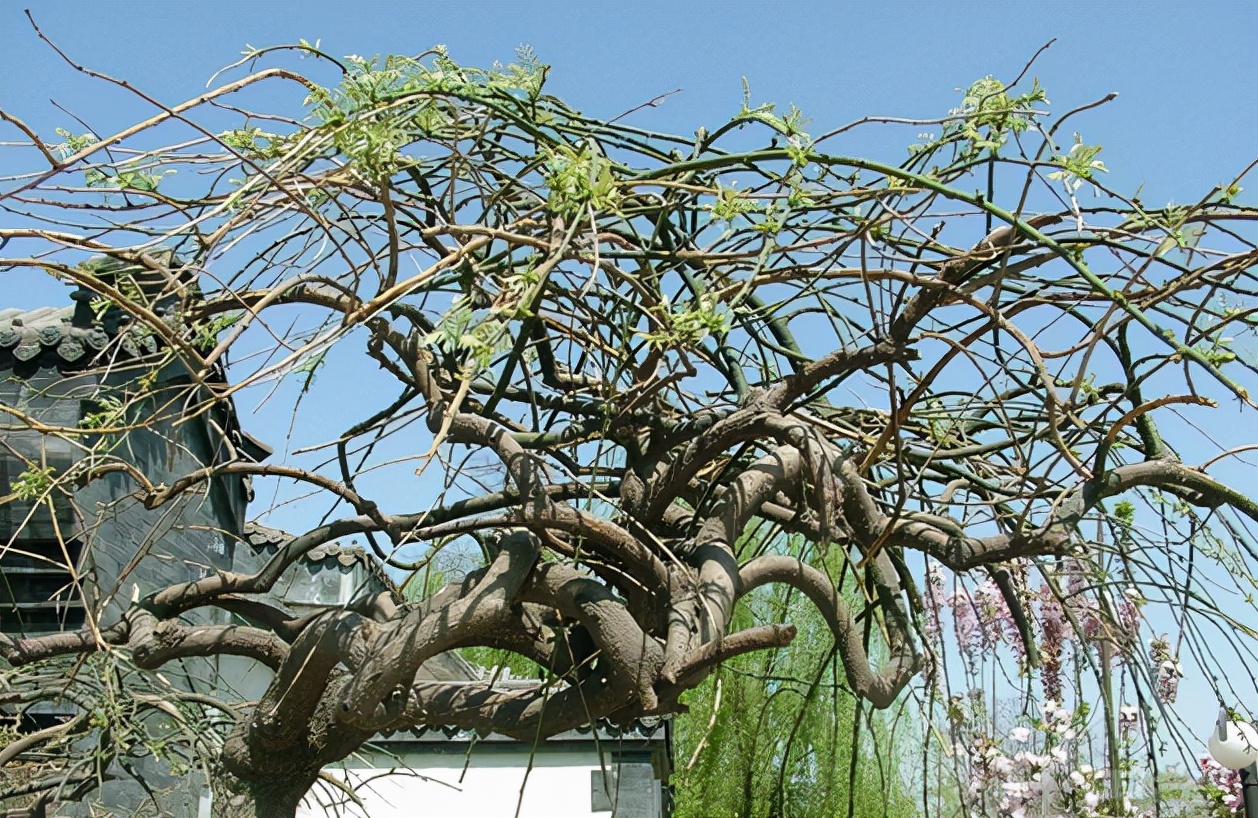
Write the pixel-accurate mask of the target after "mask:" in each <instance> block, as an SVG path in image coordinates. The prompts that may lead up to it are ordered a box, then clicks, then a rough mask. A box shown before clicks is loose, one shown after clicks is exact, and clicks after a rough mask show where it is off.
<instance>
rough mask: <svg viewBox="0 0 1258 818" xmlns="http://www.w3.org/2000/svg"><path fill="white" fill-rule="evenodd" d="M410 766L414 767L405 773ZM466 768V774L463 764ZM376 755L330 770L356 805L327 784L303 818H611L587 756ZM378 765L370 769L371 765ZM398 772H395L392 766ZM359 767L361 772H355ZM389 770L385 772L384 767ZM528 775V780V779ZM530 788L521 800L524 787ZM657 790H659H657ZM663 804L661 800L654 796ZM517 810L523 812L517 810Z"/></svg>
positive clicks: (593, 758) (595, 764)
mask: <svg viewBox="0 0 1258 818" xmlns="http://www.w3.org/2000/svg"><path fill="white" fill-rule="evenodd" d="M405 764H410V765H412V768H411V769H407V768H406V767H405V766H401V765H405ZM465 764H466V769H464V765H465ZM527 764H528V757H527V755H525V754H517V753H510V754H495V753H483V754H477V753H476V752H473V753H472V756H471V758H470V759H465V758H464V757H463V756H462V755H458V754H449V755H439V756H438V755H427V754H425V755H423V756H412V757H410V758H407V759H402V760H401V761H398V760H390V759H387V758H385V757H381V756H377V757H375V758H370V759H359V760H357V761H356V762H350V766H351V769H341V768H335V767H333V768H328V770H327V772H328V773H329V774H331V775H334V776H336V777H337V778H338V779H340V780H342V781H344V782H346V783H347V784H349V785H350V786H352V787H353V788H354V791H355V794H356V795H357V796H358V797H359V798H360V799H361V800H362V802H363V803H362V805H361V806H358V805H355V804H353V803H352V802H350V801H349V799H348V798H347V797H346V796H345V794H344V793H341V792H339V791H337V790H336V789H335V788H334V787H331V786H330V785H327V784H320V785H317V786H316V788H315V789H314V790H313V791H312V793H311V795H310V796H308V797H307V799H306V802H305V803H303V805H302V806H301V807H300V808H299V809H298V810H297V815H298V818H325V816H343V817H344V818H513V816H518V818H609V816H611V813H610V812H606V811H604V812H592V811H591V810H590V774H591V772H592V771H594V770H597V769H599V760H598V756H597V755H596V754H594V753H582V752H563V751H560V752H545V753H537V754H535V755H534V757H533V768H532V769H531V770H527ZM372 765H378V767H377V768H375V769H371V768H370V766H372ZM395 765H396V771H395V772H392V773H390V772H389V769H388V768H390V767H394V766H395ZM354 767H356V768H354ZM380 768H384V769H380ZM526 770H527V780H526ZM521 785H524V795H523V799H522V800H521V796H520V788H521ZM656 786H657V787H658V785H656ZM656 799H657V800H656V803H658V795H657V796H656ZM517 805H518V807H519V811H518V812H517V811H516V809H517Z"/></svg>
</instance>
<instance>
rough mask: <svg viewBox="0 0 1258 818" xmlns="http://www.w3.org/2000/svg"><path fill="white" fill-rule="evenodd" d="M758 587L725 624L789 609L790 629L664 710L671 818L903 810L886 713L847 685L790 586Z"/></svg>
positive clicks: (813, 617) (827, 640) (780, 817)
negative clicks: (680, 711) (679, 707)
mask: <svg viewBox="0 0 1258 818" xmlns="http://www.w3.org/2000/svg"><path fill="white" fill-rule="evenodd" d="M764 590H765V593H760V594H757V595H756V596H755V598H753V599H751V600H749V601H748V602H747V604H745V605H744V606H742V607H740V608H739V609H738V612H737V614H736V616H735V626H736V627H737V628H740V629H741V628H746V627H750V626H751V625H753V624H755V623H757V622H764V621H775V620H777V619H780V617H781V616H782V615H783V612H785V611H789V612H790V618H791V621H792V622H793V623H796V624H797V627H798V628H799V635H798V636H797V637H796V638H795V641H794V642H792V643H791V645H790V646H789V647H786V648H783V649H781V650H779V651H776V652H773V653H757V654H750V655H746V656H740V657H737V658H736V659H734V660H732V661H730V662H728V663H726V664H725V665H723V666H722V667H721V668H720V669H719V670H717V671H716V672H715V673H714V674H713V675H712V677H711V678H709V679H708V680H707V681H705V682H704V683H703V685H701V686H700V687H698V688H696V689H695V690H693V691H692V692H691V693H690V694H689V696H688V697H687V700H686V704H687V705H688V706H689V708H690V710H689V712H688V713H686V714H684V715H681V716H678V717H677V718H676V719H675V720H674V727H675V732H674V742H675V747H676V753H675V755H676V758H675V764H676V771H675V773H674V775H673V784H674V788H675V789H674V792H675V795H676V812H675V815H676V818H711V816H715V815H720V816H729V818H787V816H797V817H799V818H803V817H804V816H808V817H809V818H811V817H812V816H816V818H886V817H887V816H899V815H912V814H913V813H914V807H913V799H912V795H911V793H910V792H909V784H908V782H906V781H905V780H904V764H903V762H904V756H903V752H902V751H901V749H900V745H899V744H898V743H897V742H894V741H891V740H889V738H890V730H889V729H888V728H887V721H888V719H887V716H886V714H885V713H881V712H874V711H871V709H870V708H869V707H868V705H866V704H863V703H861V702H859V701H858V700H857V699H856V698H855V697H854V696H853V695H852V693H851V691H850V690H848V689H847V687H846V684H845V682H844V679H843V671H842V668H841V667H840V666H839V665H838V664H837V663H836V661H835V654H834V651H833V640H832V639H831V637H830V633H829V631H828V630H827V629H826V626H825V623H824V622H823V621H822V619H821V617H820V616H818V615H817V614H815V613H814V612H812V611H811V610H808V609H806V608H807V606H806V604H801V602H802V601H801V600H800V599H799V598H798V594H797V593H793V592H792V590H791V589H788V588H780V587H773V588H766V589H764ZM850 590H851V589H849V591H850ZM849 596H851V594H849ZM718 691H719V693H718Z"/></svg>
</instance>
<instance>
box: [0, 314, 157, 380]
mask: <svg viewBox="0 0 1258 818" xmlns="http://www.w3.org/2000/svg"><path fill="white" fill-rule="evenodd" d="M74 311H75V308H74V307H73V306H70V307H39V308H38V309H33V310H15V309H0V368H5V365H6V364H9V365H12V363H13V362H14V361H18V362H22V363H26V362H38V364H39V365H45V366H47V365H53V366H57V367H58V368H65V366H66V365H80V364H88V363H90V362H91V361H92V360H93V359H94V358H95V357H96V355H97V354H99V353H100V352H102V351H103V350H104V349H105V348H106V347H108V346H109V344H110V341H111V340H113V339H112V338H111V337H110V335H109V333H108V332H106V331H105V328H104V327H103V326H102V325H101V324H100V323H98V322H93V323H92V325H91V326H75V325H74V323H73V322H74ZM146 340H147V341H148V343H147V344H137V343H136V340H135V339H134V338H133V337H131V334H129V333H127V334H124V335H123V336H122V340H121V341H120V345H122V346H124V347H129V348H128V349H126V352H127V353H128V354H130V355H132V356H138V355H140V354H143V353H142V351H141V350H142V349H143V352H156V351H157V342H156V340H155V339H153V338H152V336H150V337H149V338H147V339H146Z"/></svg>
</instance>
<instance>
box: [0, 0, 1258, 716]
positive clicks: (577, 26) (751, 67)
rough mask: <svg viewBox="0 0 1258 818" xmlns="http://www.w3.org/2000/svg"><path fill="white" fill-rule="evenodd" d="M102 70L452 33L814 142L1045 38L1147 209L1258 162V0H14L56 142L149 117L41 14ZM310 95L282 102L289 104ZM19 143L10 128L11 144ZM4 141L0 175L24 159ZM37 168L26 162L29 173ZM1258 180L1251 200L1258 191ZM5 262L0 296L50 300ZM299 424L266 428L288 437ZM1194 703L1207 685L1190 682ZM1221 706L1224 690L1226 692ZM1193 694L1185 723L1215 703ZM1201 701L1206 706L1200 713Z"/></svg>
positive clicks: (620, 107) (16, 93)
mask: <svg viewBox="0 0 1258 818" xmlns="http://www.w3.org/2000/svg"><path fill="white" fill-rule="evenodd" d="M27 8H29V9H30V10H31V13H32V14H33V16H34V18H35V20H36V22H37V23H38V24H39V25H40V26H41V28H42V29H43V30H44V32H45V33H46V34H47V35H48V36H49V37H50V38H52V39H53V40H54V41H55V42H56V43H57V44H58V45H59V46H60V47H62V48H63V49H65V50H66V51H67V52H68V53H69V54H70V55H71V56H72V57H74V58H75V59H77V60H79V61H81V62H83V63H85V64H87V65H88V66H90V67H92V68H94V69H96V70H98V71H102V72H104V73H107V74H110V75H112V76H115V77H119V78H126V79H128V80H130V81H132V82H133V83H135V84H136V85H137V86H138V87H139V88H141V89H143V90H144V91H145V92H146V93H148V94H151V95H152V96H154V97H156V98H158V99H160V100H161V101H163V102H166V103H175V102H178V101H181V100H183V99H185V98H187V97H190V96H193V95H195V94H197V93H199V92H201V91H202V90H203V89H204V88H205V83H206V80H207V79H208V78H209V76H210V75H211V74H212V73H213V72H214V71H215V70H217V69H218V68H219V67H221V66H223V65H225V64H227V63H229V62H232V61H233V60H235V59H236V58H237V57H238V56H239V53H240V51H241V49H242V48H244V47H245V44H246V43H248V44H251V45H254V46H265V45H271V44H278V43H284V42H294V41H296V40H297V39H298V38H306V39H308V40H310V41H314V40H316V39H320V40H322V47H323V49H324V50H326V51H328V52H329V53H331V54H334V55H338V56H339V55H344V54H350V53H354V54H361V55H364V56H367V55H372V54H377V53H389V52H398V53H416V52H419V51H422V50H424V49H426V48H428V47H429V46H432V45H434V44H436V43H445V44H446V45H447V46H448V47H449V49H450V52H451V55H452V56H453V57H454V58H455V59H456V60H458V61H459V62H462V63H466V64H472V65H488V64H489V63H492V62H493V61H495V60H501V61H504V62H505V61H508V60H510V59H511V58H512V56H513V53H514V50H515V48H516V47H517V46H519V45H521V44H524V43H527V44H529V45H531V46H532V47H533V48H534V49H535V50H536V51H537V53H538V55H539V56H540V58H541V59H542V60H543V61H544V62H546V63H549V64H550V65H552V66H553V68H552V72H551V82H550V84H549V85H548V89H549V90H550V91H551V92H552V93H555V94H557V95H559V96H561V97H563V98H565V99H566V100H567V101H568V102H570V103H571V104H573V105H575V106H576V107H578V108H581V109H583V110H585V111H586V112H588V113H591V114H595V115H599V116H614V115H616V114H619V113H621V112H623V111H625V110H627V109H629V108H632V107H634V106H637V105H639V104H641V103H644V102H646V101H647V100H650V99H652V98H654V97H656V96H658V95H660V94H663V93H665V92H669V91H672V90H674V89H681V93H679V94H676V95H674V96H672V97H670V98H669V99H668V100H667V101H666V102H665V103H664V104H663V106H662V107H661V108H659V109H657V110H652V111H647V112H644V113H643V114H641V115H639V117H638V119H637V120H636V121H637V124H640V125H643V126H648V127H653V128H656V129H659V130H669V131H675V132H679V133H683V134H688V133H690V132H692V131H693V130H694V129H695V128H696V127H698V126H700V125H704V126H708V127H712V126H714V125H716V124H719V123H721V122H723V121H724V120H726V119H727V118H729V117H730V116H731V115H733V114H735V113H736V112H737V110H738V107H739V105H740V102H741V96H742V89H741V84H740V77H742V76H746V77H747V78H748V80H749V82H750V84H751V89H752V92H753V101H754V102H756V103H759V102H765V101H774V102H778V103H779V104H781V105H786V104H787V103H794V104H795V105H797V106H798V107H799V108H800V109H802V110H803V111H804V113H805V114H806V115H807V116H808V117H810V118H811V119H812V120H813V123H814V124H813V126H812V130H813V132H814V133H817V132H822V131H826V130H829V129H830V128H833V127H836V126H838V125H841V124H844V123H847V122H849V121H851V120H854V119H856V118H858V117H860V116H863V115H867V114H881V115H890V116H906V117H931V116H938V115H941V114H943V113H944V112H946V111H947V109H948V108H949V107H951V106H952V105H954V104H955V103H956V102H957V100H958V95H957V93H956V90H955V89H957V88H960V87H964V86H967V85H969V84H970V83H971V82H972V81H973V80H975V79H977V78H979V77H981V76H983V75H986V74H994V75H996V76H999V77H1002V78H1007V79H1011V78H1012V77H1013V76H1014V75H1016V74H1017V73H1018V72H1019V70H1020V69H1021V68H1022V66H1023V64H1024V63H1025V62H1026V60H1027V59H1028V58H1030V56H1031V55H1032V54H1033V53H1034V52H1035V51H1036V50H1037V49H1038V48H1039V47H1040V46H1042V45H1044V44H1045V43H1046V42H1047V41H1048V40H1050V39H1052V38H1057V42H1056V44H1055V45H1054V46H1053V47H1052V48H1050V49H1049V50H1048V51H1047V52H1046V53H1045V54H1044V55H1042V56H1041V57H1040V59H1039V60H1038V62H1037V63H1036V65H1035V67H1034V69H1033V72H1032V73H1033V74H1035V75H1037V76H1038V77H1039V78H1040V80H1041V83H1042V84H1043V85H1044V86H1045V87H1046V88H1047V90H1048V94H1049V98H1050V99H1051V100H1052V103H1053V106H1054V108H1055V109H1057V110H1059V111H1061V110H1066V109H1069V108H1072V107H1074V106H1076V105H1080V104H1083V103H1086V102H1090V101H1093V100H1095V99H1098V98H1100V97H1102V96H1104V95H1105V94H1107V93H1109V92H1111V91H1117V92H1118V93H1119V97H1118V99H1117V100H1116V101H1114V102H1113V103H1111V104H1109V105H1107V106H1105V107H1104V108H1102V109H1101V110H1099V111H1095V112H1091V113H1089V114H1087V115H1085V116H1082V117H1079V118H1078V119H1077V120H1076V121H1075V128H1076V129H1077V130H1080V131H1082V132H1083V134H1084V136H1085V138H1086V140H1087V141H1088V142H1089V143H1093V144H1095V143H1100V144H1102V145H1103V146H1104V152H1103V154H1102V155H1101V158H1102V159H1104V161H1105V162H1106V164H1107V165H1108V167H1109V168H1110V170H1111V174H1110V180H1109V181H1110V182H1111V184H1112V186H1114V187H1115V188H1117V189H1118V190H1119V191H1120V192H1124V193H1133V192H1134V191H1135V190H1136V189H1137V187H1139V186H1141V185H1143V186H1144V187H1143V191H1142V198H1143V199H1144V201H1145V202H1146V203H1149V204H1154V205H1158V204H1163V203H1165V202H1168V201H1177V202H1185V201H1190V200H1195V199H1197V198H1199V197H1200V196H1201V195H1202V194H1203V193H1204V192H1205V191H1206V190H1208V189H1209V188H1210V187H1212V186H1213V185H1215V184H1218V183H1220V182H1223V181H1225V180H1230V179H1231V177H1232V176H1233V175H1234V174H1235V173H1236V172H1237V171H1239V170H1240V169H1241V168H1242V167H1243V166H1244V165H1245V164H1247V163H1248V162H1249V161H1250V160H1252V159H1253V158H1254V157H1255V156H1256V155H1258V91H1256V89H1258V58H1256V57H1255V53H1256V52H1255V49H1254V37H1255V34H1256V33H1258V3H1252V2H1244V3H1242V2H1239V0H1238V1H1237V2H1215V3H1201V2H1198V3H1186V2H1176V3H1170V2H1160V3H1158V2H1145V3H1134V2H1133V3H1110V4H1104V5H1101V4H1092V3H1070V2H1057V3H1038V4H1034V5H1031V4H1020V5H1008V6H1006V5H998V4H993V3H978V2H969V3H960V2H958V3H939V2H932V3H891V2H878V3H874V2H867V3H841V2H835V1H832V2H815V3H799V2H793V3H792V2H775V3H770V2H764V1H763V0H762V1H761V2H757V3H739V2H724V3H677V2H671V3H661V2H633V3H598V2H583V3H561V2H535V3H511V4H507V3H474V2H464V3H454V2H448V3H440V2H395V3H388V2H377V3H367V2H358V3H354V4H349V3H345V2H341V3H330V2H326V0H311V1H310V2H302V3H287V2H274V0H254V2H236V1H232V0H219V1H218V2H196V3H189V2H182V3H181V2H174V0H167V2H154V1H152V0H150V2H128V3H121V2H91V3H89V2H76V3H71V2H20V1H19V2H15V1H14V0H0V108H3V109H4V110H5V111H7V112H10V113H12V114H15V115H17V116H19V117H21V118H22V119H23V120H25V121H26V122H27V123H28V124H29V125H31V126H32V127H33V128H35V129H36V131H38V132H39V133H40V134H41V135H43V136H44V137H45V138H48V139H51V138H53V129H54V128H55V127H69V128H72V129H74V130H76V131H78V130H82V129H81V128H79V127H78V126H75V125H73V124H72V120H71V119H70V117H69V116H68V115H67V114H66V113H64V112H62V111H60V110H58V109H57V108H56V107H55V106H54V105H53V100H55V101H56V103H58V104H59V105H61V106H63V107H64V108H65V109H67V110H69V111H71V112H73V113H74V114H76V115H77V116H79V117H81V118H82V119H83V120H84V121H86V122H87V123H88V125H90V126H91V127H92V128H93V129H95V130H96V131H98V132H101V133H107V132H112V131H114V130H117V129H119V128H121V127H123V126H125V125H127V124H131V123H132V122H134V121H135V120H136V119H137V118H142V117H143V116H146V115H148V114H150V113H153V111H152V110H151V109H150V108H148V107H147V106H146V105H145V104H143V103H140V102H138V101H137V100H136V99H135V98H134V97H131V96H129V95H128V94H127V93H126V92H124V91H122V90H120V89H117V88H111V87H107V86H103V85H101V84H100V83H95V82H91V81H89V80H88V79H87V78H85V77H83V76H82V75H81V74H78V73H76V72H75V71H74V70H73V69H71V68H70V67H69V66H68V65H66V64H65V62H64V61H62V60H61V58H59V57H58V56H57V55H56V54H55V53H53V52H52V51H51V50H50V49H49V48H48V47H47V46H46V45H44V44H43V43H42V42H40V41H39V39H38V38H37V36H36V35H35V33H34V31H33V30H32V28H31V26H30V24H29V23H28V21H27V20H26V17H25V15H24V13H23V12H24V9H27ZM296 102H299V100H293V99H291V98H290V99H287V100H286V103H285V104H286V105H288V106H289V107H288V110H290V111H292V110H295V107H293V106H294V105H295V103H296ZM19 138H20V134H18V133H17V131H16V130H15V129H13V128H11V127H9V126H8V125H6V124H5V123H2V122H0V140H16V139H19ZM859 140H863V141H857V142H855V143H849V148H848V149H850V150H861V151H865V152H869V153H873V154H875V155H878V156H881V157H883V158H891V159H898V158H901V157H903V156H904V153H903V151H904V146H905V144H906V142H905V133H904V132H903V131H895V132H891V131H884V130H880V129H879V128H870V129H866V130H864V131H863V132H862V135H861V136H860V137H859ZM12 153H13V152H12V151H3V150H0V175H2V174H7V173H12V172H15V171H17V170H19V169H25V168H20V167H18V166H17V165H16V164H15V162H14V158H15V157H14V156H12V155H11V154H12ZM28 167H29V166H28ZM1255 194H1258V182H1255V187H1254V188H1253V189H1252V190H1250V191H1247V192H1246V194H1245V195H1244V196H1243V197H1242V198H1243V199H1245V200H1247V201H1250V202H1252V201H1254V199H1255V198H1256V196H1255ZM48 293H49V291H48V290H43V291H42V292H39V291H35V290H34V289H33V288H30V287H29V286H26V285H21V284H19V283H18V281H17V279H15V278H13V277H12V274H11V273H0V304H3V305H4V306H35V305H36V304H38V303H41V302H47V301H48ZM283 432H284V430H283V429H276V430H273V431H272V432H271V433H268V432H267V431H265V430H264V431H263V432H262V436H263V437H267V438H270V439H271V440H272V441H273V442H274V441H275V439H276V437H277V436H278V437H282V436H283ZM1185 692H1186V693H1187V694H1188V695H1187V696H1186V698H1189V699H1191V692H1190V691H1185ZM1205 699H1210V697H1209V696H1207V697H1205ZM1198 704H1200V707H1199V706H1197V705H1195V704H1193V703H1192V702H1191V701H1190V702H1188V703H1187V704H1186V707H1185V708H1184V710H1185V713H1184V714H1185V716H1186V718H1188V720H1189V721H1190V722H1193V723H1195V722H1197V721H1201V720H1203V719H1209V718H1212V715H1211V714H1210V713H1209V711H1210V710H1211V708H1212V706H1213V705H1212V703H1211V702H1210V701H1204V702H1201V703H1198ZM1203 707H1204V709H1202V708H1203Z"/></svg>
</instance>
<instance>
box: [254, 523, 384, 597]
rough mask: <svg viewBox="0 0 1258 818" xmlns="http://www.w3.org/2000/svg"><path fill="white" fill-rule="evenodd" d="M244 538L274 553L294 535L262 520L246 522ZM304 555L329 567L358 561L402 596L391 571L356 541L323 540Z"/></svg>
mask: <svg viewBox="0 0 1258 818" xmlns="http://www.w3.org/2000/svg"><path fill="white" fill-rule="evenodd" d="M242 538H243V539H244V540H245V542H247V543H249V545H251V546H253V548H254V549H255V550H258V551H264V552H268V553H274V552H276V551H278V550H279V549H280V548H282V547H283V546H284V545H285V544H286V543H288V542H289V541H290V540H292V539H293V535H292V534H289V533H288V532H286V531H282V530H280V529H278V528H271V527H270V526H265V525H262V524H261V523H245V530H244V532H243V537H242ZM304 559H305V560H306V562H308V563H312V564H315V565H321V566H324V567H327V568H333V567H335V566H341V567H344V568H353V567H354V566H355V565H361V566H362V567H363V568H365V569H366V570H367V572H368V573H369V574H371V576H372V577H374V578H375V579H376V580H377V581H378V582H379V583H380V584H381V585H382V586H383V587H384V588H385V589H387V590H389V591H390V592H392V593H393V594H394V595H396V596H399V597H400V596H401V595H400V593H399V592H398V588H397V585H396V584H395V583H394V582H393V580H392V579H390V578H389V575H388V574H386V573H385V572H384V569H383V568H381V567H380V563H379V562H378V561H377V560H376V559H375V558H374V557H373V556H371V555H370V554H368V553H367V552H366V550H364V549H363V548H361V547H359V546H357V545H343V544H341V543H338V542H329V543H324V544H323V545H317V546H315V547H314V548H312V549H310V550H309V551H307V552H306V553H305V555H304Z"/></svg>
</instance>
